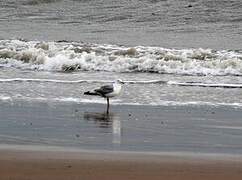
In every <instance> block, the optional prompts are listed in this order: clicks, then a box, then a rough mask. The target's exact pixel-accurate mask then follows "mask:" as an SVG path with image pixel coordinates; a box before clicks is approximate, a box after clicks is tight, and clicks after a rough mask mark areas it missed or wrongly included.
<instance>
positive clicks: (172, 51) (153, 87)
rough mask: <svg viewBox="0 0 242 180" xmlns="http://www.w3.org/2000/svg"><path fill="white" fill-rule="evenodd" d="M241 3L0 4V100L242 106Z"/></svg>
mask: <svg viewBox="0 0 242 180" xmlns="http://www.w3.org/2000/svg"><path fill="white" fill-rule="evenodd" d="M241 17H242V2H241V1H240V0H230V1H223V0H220V1H212V0H205V1H204V0H182V1H175V0H162V1H155V0H129V1H128V0H126V1H116V0H105V1H96V0H92V1H85V0H19V1H13V0H6V1H1V2H0V39H1V40H0V69H1V71H0V83H1V86H0V99H1V100H19V99H21V100H29V101H71V102H76V103H83V102H85V103H91V102H97V103H105V100H103V99H102V98H96V97H94V98H93V97H86V96H83V92H84V91H86V90H90V89H93V88H95V87H98V86H101V85H103V84H105V83H111V82H112V81H114V80H115V79H118V78H120V79H122V80H123V81H124V82H125V85H124V88H123V91H122V94H121V96H119V97H117V98H116V99H114V100H113V101H112V103H114V104H115V103H116V104H136V105H137V104H142V105H182V106H183V105H211V106H233V107H236V108H238V107H241V106H242V93H241V88H242V49H241V47H242V34H241V32H242V18H241Z"/></svg>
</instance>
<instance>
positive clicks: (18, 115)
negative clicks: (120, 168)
mask: <svg viewBox="0 0 242 180" xmlns="http://www.w3.org/2000/svg"><path fill="white" fill-rule="evenodd" d="M241 113H242V112H241V110H239V109H230V108H228V107H224V108H222V107H220V108H211V107H209V106H203V107H199V108H198V107H180V106H155V107H151V106H134V105H133V106H127V105H126V106H125V105H113V106H112V107H111V111H110V114H106V112H105V106H103V105H95V104H75V103H74V104H73V103H50V102H49V103H47V102H45V103H33V102H26V101H17V102H11V103H8V102H2V103H1V109H0V114H1V121H0V124H1V126H0V127H1V128H0V130H1V133H0V142H1V144H20V145H46V146H62V147H73V148H80V149H94V150H96V149H97V150H117V151H120V150H125V151H146V152H168V151H169V152H199V153H228V154H237V153H238V154H241V153H242V151H241V149H242V148H241V140H242V139H241V138H242V136H241V135H242V131H241V129H242V123H241V120H240V119H241Z"/></svg>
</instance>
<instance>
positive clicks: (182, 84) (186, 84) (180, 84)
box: [167, 81, 242, 88]
mask: <svg viewBox="0 0 242 180" xmlns="http://www.w3.org/2000/svg"><path fill="white" fill-rule="evenodd" d="M167 84H169V85H178V86H200V87H221V88H242V84H224V83H218V84H215V83H200V82H176V81H168V82H167Z"/></svg>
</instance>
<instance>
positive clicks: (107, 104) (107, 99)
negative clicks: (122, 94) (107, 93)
mask: <svg viewBox="0 0 242 180" xmlns="http://www.w3.org/2000/svg"><path fill="white" fill-rule="evenodd" d="M108 113H109V98H108V97H107V114H108Z"/></svg>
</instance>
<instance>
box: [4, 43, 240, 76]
mask: <svg viewBox="0 0 242 180" xmlns="http://www.w3.org/2000/svg"><path fill="white" fill-rule="evenodd" d="M0 66H1V67H15V68H20V69H33V70H41V71H65V72H68V71H110V72H150V73H161V74H180V75H235V76H240V75H242V52H240V51H229V50H221V51H215V50H212V49H202V48H199V49H180V50H177V49H166V48H162V47H143V46H137V47H124V46H116V45H105V44H103V45H98V44H85V43H77V42H37V41H28V42H23V41H20V40H1V41H0Z"/></svg>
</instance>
